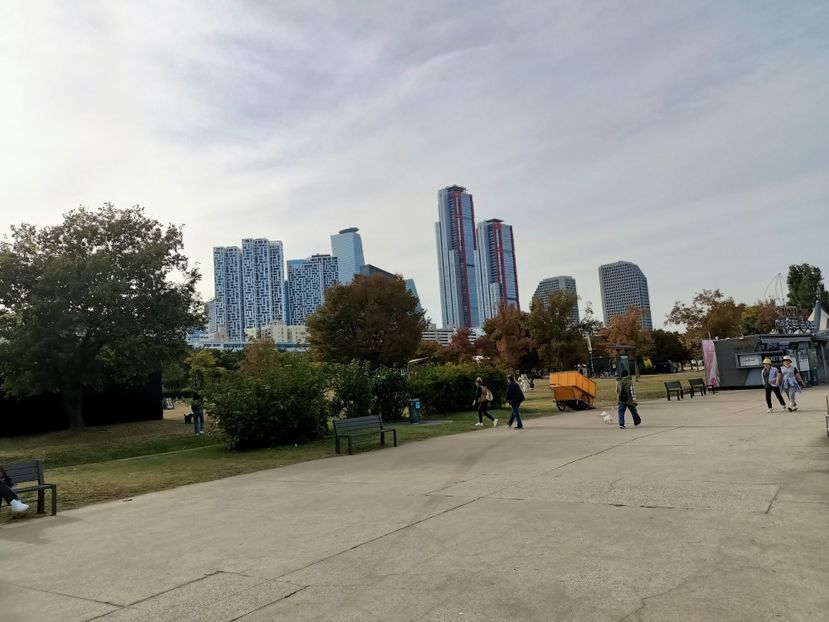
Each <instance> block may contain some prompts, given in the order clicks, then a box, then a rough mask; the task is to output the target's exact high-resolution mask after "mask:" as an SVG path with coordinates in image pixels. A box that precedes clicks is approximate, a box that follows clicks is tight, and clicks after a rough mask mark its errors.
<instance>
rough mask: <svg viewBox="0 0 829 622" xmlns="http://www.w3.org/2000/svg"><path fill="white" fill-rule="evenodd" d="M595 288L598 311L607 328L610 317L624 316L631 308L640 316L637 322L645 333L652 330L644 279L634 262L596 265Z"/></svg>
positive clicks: (648, 297) (648, 299)
mask: <svg viewBox="0 0 829 622" xmlns="http://www.w3.org/2000/svg"><path fill="white" fill-rule="evenodd" d="M599 287H600V288H601V291H602V311H603V312H604V322H605V325H607V323H608V322H610V320H611V318H613V317H616V316H617V315H624V314H625V313H626V312H627V310H628V307H630V306H631V305H633V306H635V307H636V308H637V309H639V311H640V313H641V320H640V323H641V325H642V328H644V329H645V330H653V319H652V318H651V302H650V296H649V294H648V279H646V278H645V275H644V274H643V273H642V271H641V270H640V269H639V266H637V265H636V264H635V263H631V262H629V261H617V262H615V263H609V264H605V265H603V266H599Z"/></svg>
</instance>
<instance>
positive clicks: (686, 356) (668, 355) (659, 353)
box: [651, 328, 691, 364]
mask: <svg viewBox="0 0 829 622" xmlns="http://www.w3.org/2000/svg"><path fill="white" fill-rule="evenodd" d="M651 337H652V339H653V348H652V350H651V356H652V357H653V360H654V362H657V363H667V362H668V361H672V362H674V363H680V364H683V363H684V362H685V361H688V360H690V359H691V354H690V352H688V350H687V349H686V348H685V346H684V345H683V343H682V340H681V339H680V338H679V333H677V332H675V331H669V330H662V329H661V328H657V329H656V330H654V331H653V332H652V333H651Z"/></svg>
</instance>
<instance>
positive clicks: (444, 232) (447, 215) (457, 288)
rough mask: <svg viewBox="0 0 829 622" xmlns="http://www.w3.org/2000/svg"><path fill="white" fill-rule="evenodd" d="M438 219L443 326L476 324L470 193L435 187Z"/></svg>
mask: <svg viewBox="0 0 829 622" xmlns="http://www.w3.org/2000/svg"><path fill="white" fill-rule="evenodd" d="M438 218H439V220H438V222H436V223H435V236H436V238H437V251H438V273H439V276H440V305H441V311H442V316H443V327H444V328H458V327H461V326H480V325H481V318H480V313H479V309H478V304H479V301H478V280H477V276H476V272H475V249H476V243H475V208H474V206H473V204H472V195H471V194H469V193H467V192H466V188H463V187H462V186H448V187H446V188H443V189H442V190H439V191H438Z"/></svg>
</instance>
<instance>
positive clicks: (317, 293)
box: [288, 255, 339, 325]
mask: <svg viewBox="0 0 829 622" xmlns="http://www.w3.org/2000/svg"><path fill="white" fill-rule="evenodd" d="M338 272H339V270H338V262H337V258H336V257H332V256H331V255H312V256H311V257H309V258H308V259H292V260H290V261H288V299H289V305H290V314H289V315H290V322H291V324H293V325H298V324H305V318H306V317H307V316H308V315H310V314H311V313H313V312H314V311H316V310H317V307H318V306H320V305H321V304H322V303H323V302H324V301H325V290H326V289H328V288H329V287H331V286H332V285H335V284H336V283H337V275H338Z"/></svg>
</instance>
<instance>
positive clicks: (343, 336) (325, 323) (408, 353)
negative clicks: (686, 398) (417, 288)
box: [305, 275, 426, 367]
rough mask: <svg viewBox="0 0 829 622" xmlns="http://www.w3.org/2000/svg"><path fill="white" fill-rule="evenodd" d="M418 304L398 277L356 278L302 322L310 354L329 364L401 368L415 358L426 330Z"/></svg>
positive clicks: (332, 292)
mask: <svg viewBox="0 0 829 622" xmlns="http://www.w3.org/2000/svg"><path fill="white" fill-rule="evenodd" d="M417 304H418V303H417V298H415V297H414V296H412V295H411V294H410V293H409V292H408V291H407V290H406V285H405V282H404V281H403V279H402V278H400V277H399V276H394V277H388V276H384V275H372V276H359V275H358V276H356V277H354V280H353V281H352V282H351V283H350V284H348V285H335V286H333V287H331V288H329V289H328V290H327V291H326V293H325V303H324V304H322V305H321V306H320V307H319V308H318V309H317V311H316V313H314V314H312V315H310V316H309V317H308V318H306V320H305V323H306V325H307V326H308V341H309V343H310V345H311V353H312V355H313V356H314V358H316V359H317V360H320V361H327V362H330V363H348V362H350V361H352V360H356V361H359V362H361V363H362V362H365V363H368V364H369V365H371V366H372V367H376V366H379V365H388V366H392V365H394V364H396V363H404V362H406V361H408V360H410V359H411V358H413V357H414V354H415V352H417V349H418V346H419V345H420V340H421V338H422V336H423V329H424V328H425V327H426V321H425V320H424V319H423V312H422V311H418V309H417Z"/></svg>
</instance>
